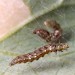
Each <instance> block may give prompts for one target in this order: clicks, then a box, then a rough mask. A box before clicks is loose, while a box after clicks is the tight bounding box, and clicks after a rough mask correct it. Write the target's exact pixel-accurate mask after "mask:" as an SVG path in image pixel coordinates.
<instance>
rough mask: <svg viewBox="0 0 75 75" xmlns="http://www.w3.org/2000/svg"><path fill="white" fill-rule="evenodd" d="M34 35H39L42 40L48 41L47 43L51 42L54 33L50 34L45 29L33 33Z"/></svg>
mask: <svg viewBox="0 0 75 75" xmlns="http://www.w3.org/2000/svg"><path fill="white" fill-rule="evenodd" d="M33 33H34V34H37V35H38V36H40V37H41V38H42V39H44V40H46V41H47V42H49V41H51V37H52V33H49V32H48V31H47V30H45V29H36V30H34V31H33Z"/></svg>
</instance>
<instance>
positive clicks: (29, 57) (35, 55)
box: [10, 43, 69, 66]
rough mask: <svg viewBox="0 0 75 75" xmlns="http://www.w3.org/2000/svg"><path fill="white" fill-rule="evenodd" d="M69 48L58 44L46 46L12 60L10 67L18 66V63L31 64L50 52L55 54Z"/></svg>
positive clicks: (64, 44)
mask: <svg viewBox="0 0 75 75" xmlns="http://www.w3.org/2000/svg"><path fill="white" fill-rule="evenodd" d="M68 47H69V46H68V45H67V44H66V43H60V44H48V45H45V46H43V47H40V48H39V49H37V50H35V51H34V52H31V53H28V54H24V55H20V56H17V57H16V58H15V59H13V60H12V61H11V63H10V66H12V65H15V64H19V63H26V62H32V61H34V60H38V59H39V58H40V57H43V56H44V55H45V54H48V53H50V52H57V51H61V52H62V51H63V50H65V49H67V48H68Z"/></svg>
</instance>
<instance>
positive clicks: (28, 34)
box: [0, 4, 75, 75]
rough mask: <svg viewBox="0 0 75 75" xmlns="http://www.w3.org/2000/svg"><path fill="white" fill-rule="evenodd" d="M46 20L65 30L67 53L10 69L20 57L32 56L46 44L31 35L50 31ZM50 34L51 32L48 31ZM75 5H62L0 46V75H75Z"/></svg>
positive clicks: (53, 55)
mask: <svg viewBox="0 0 75 75" xmlns="http://www.w3.org/2000/svg"><path fill="white" fill-rule="evenodd" d="M46 19H54V20H56V21H57V22H59V24H60V25H61V27H62V28H63V31H64V32H63V35H64V36H63V40H64V42H66V43H68V44H69V47H70V48H69V49H68V50H67V51H64V52H58V53H57V55H56V54H55V53H52V54H48V55H46V56H44V57H43V58H40V59H39V60H37V61H34V62H32V63H22V64H16V65H14V66H12V67H10V66H9V63H10V62H11V60H12V59H13V58H14V57H16V56H17V55H20V54H24V53H29V52H32V51H34V50H35V49H36V48H39V47H40V46H43V45H45V44H47V43H46V42H45V41H44V40H42V39H41V38H40V37H38V36H37V35H34V34H33V33H32V32H33V30H34V29H35V28H44V29H48V28H46V27H45V26H44V25H43V22H44V21H45V20H46ZM48 30H49V29H48ZM74 31H75V5H74V4H73V5H72V4H71V5H65V6H64V5H62V6H61V7H60V8H57V9H55V10H53V11H51V12H48V13H47V14H45V15H43V16H41V17H38V18H37V19H36V20H34V21H32V22H31V23H29V24H27V25H25V26H24V27H23V28H22V29H20V30H19V31H18V32H16V33H15V34H14V35H12V36H11V37H9V38H7V39H6V40H5V41H3V42H1V43H0V74H1V75H74V74H75V63H74V62H75V49H74V47H75V32H74Z"/></svg>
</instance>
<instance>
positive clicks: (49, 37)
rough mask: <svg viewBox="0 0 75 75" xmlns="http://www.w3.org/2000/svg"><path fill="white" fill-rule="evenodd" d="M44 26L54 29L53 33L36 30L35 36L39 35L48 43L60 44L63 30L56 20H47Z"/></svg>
mask: <svg viewBox="0 0 75 75" xmlns="http://www.w3.org/2000/svg"><path fill="white" fill-rule="evenodd" d="M44 24H45V25H46V26H48V27H51V28H53V29H54V31H53V33H50V32H48V31H47V30H45V29H35V30H34V31H33V33H34V34H37V35H38V36H40V37H41V38H43V39H44V40H46V41H47V42H50V41H51V42H58V41H59V39H60V38H61V36H62V29H61V27H60V25H59V24H58V23H57V22H56V21H55V20H46V21H45V22H44Z"/></svg>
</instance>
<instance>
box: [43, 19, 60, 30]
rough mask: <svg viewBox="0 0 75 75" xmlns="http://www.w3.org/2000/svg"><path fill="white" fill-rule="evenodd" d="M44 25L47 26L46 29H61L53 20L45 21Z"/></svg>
mask: <svg viewBox="0 0 75 75" xmlns="http://www.w3.org/2000/svg"><path fill="white" fill-rule="evenodd" d="M44 25H45V26H47V27H52V28H53V29H54V30H59V29H61V28H60V25H59V24H58V23H57V22H56V21H55V20H49V19H47V20H46V21H45V22H44Z"/></svg>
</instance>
